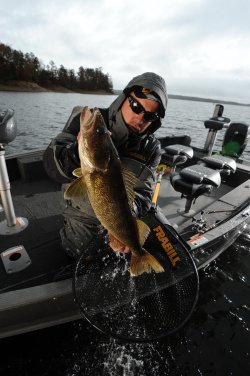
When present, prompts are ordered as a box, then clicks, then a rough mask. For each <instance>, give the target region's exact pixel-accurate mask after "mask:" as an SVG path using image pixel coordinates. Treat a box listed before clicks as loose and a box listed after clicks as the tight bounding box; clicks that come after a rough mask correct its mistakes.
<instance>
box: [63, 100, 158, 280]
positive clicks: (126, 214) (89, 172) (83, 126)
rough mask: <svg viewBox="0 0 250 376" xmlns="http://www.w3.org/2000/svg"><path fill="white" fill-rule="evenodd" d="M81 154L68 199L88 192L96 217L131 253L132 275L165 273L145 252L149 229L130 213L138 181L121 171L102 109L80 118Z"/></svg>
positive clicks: (86, 111)
mask: <svg viewBox="0 0 250 376" xmlns="http://www.w3.org/2000/svg"><path fill="white" fill-rule="evenodd" d="M78 151H79V157H80V163H81V167H80V168H78V169H76V170H74V171H73V175H75V176H77V177H78V178H77V179H76V180H74V181H73V183H71V184H70V185H69V187H68V189H67V190H66V191H65V198H71V197H74V196H75V197H80V196H82V195H84V194H85V193H86V192H87V194H88V198H89V201H90V204H91V206H92V208H93V210H94V212H95V215H96V217H97V218H98V220H99V221H100V223H101V224H102V226H103V227H104V228H105V229H106V230H108V232H109V234H111V235H112V236H113V237H115V238H116V239H118V240H119V241H120V242H121V243H123V244H124V245H126V246H128V247H129V248H130V251H131V261H130V274H131V275H133V276H137V275H140V274H142V273H144V272H147V273H150V272H151V270H152V269H153V270H154V271H155V272H157V273H159V272H163V271H164V269H163V267H162V266H161V264H160V263H159V262H158V261H157V260H156V259H155V258H154V257H153V256H152V255H151V254H150V253H148V252H147V251H146V250H145V249H144V248H143V244H144V243H145V241H146V238H147V237H148V235H149V233H150V229H149V227H148V226H147V225H146V224H145V223H144V222H143V221H141V220H139V219H136V218H134V217H133V215H132V213H131V209H130V208H131V207H132V203H133V201H134V197H135V194H134V190H133V188H134V186H135V183H136V177H135V176H134V175H133V173H132V172H131V171H129V170H127V169H122V166H121V162H120V158H119V155H118V153H117V150H116V148H115V146H114V144H113V141H112V139H111V132H110V131H109V130H108V129H107V127H106V124H105V122H104V120H103V117H102V115H101V113H100V111H99V109H97V108H94V109H93V111H92V112H91V111H90V110H89V109H88V107H84V108H83V110H82V113H81V116H80V132H79V134H78Z"/></svg>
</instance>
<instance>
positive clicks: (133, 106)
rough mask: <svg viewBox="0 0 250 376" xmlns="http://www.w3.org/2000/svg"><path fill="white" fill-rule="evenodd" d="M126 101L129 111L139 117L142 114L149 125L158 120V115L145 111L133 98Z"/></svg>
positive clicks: (129, 97)
mask: <svg viewBox="0 0 250 376" xmlns="http://www.w3.org/2000/svg"><path fill="white" fill-rule="evenodd" d="M128 101H129V105H130V108H131V110H132V111H133V112H134V113H135V114H136V115H140V114H141V113H143V114H144V119H145V120H146V121H148V122H150V123H153V122H154V121H156V120H157V119H159V115H157V114H155V113H154V112H149V111H146V110H145V108H144V107H143V106H142V105H141V103H139V102H138V101H137V100H136V99H135V98H134V97H132V96H131V95H129V96H128Z"/></svg>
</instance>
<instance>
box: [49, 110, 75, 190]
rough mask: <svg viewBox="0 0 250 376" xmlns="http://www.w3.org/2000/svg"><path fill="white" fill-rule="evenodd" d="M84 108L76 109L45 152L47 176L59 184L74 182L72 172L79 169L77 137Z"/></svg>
mask: <svg viewBox="0 0 250 376" xmlns="http://www.w3.org/2000/svg"><path fill="white" fill-rule="evenodd" d="M81 110H82V107H74V108H73V111H72V113H71V115H70V117H69V119H68V121H67V123H66V125H65V127H64V129H63V131H62V132H61V133H59V134H58V135H57V136H56V137H55V138H54V139H53V140H52V141H51V143H50V144H49V146H48V147H47V149H46V150H45V153H44V157H43V163H44V167H45V170H46V172H47V174H48V175H49V176H50V177H51V178H52V179H53V180H55V181H57V182H59V183H66V182H69V181H71V180H73V175H72V171H73V170H74V169H75V168H77V167H79V165H80V160H79V155H78V143H77V135H78V132H79V129H80V113H81Z"/></svg>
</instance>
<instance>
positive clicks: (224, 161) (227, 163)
mask: <svg viewBox="0 0 250 376" xmlns="http://www.w3.org/2000/svg"><path fill="white" fill-rule="evenodd" d="M203 163H204V164H205V166H206V167H210V168H213V169H216V170H218V171H219V172H220V174H221V176H222V177H223V176H228V175H230V174H231V172H232V173H234V172H235V171H236V162H235V160H234V159H233V158H229V157H225V156H223V155H213V156H210V157H204V158H202V164H203Z"/></svg>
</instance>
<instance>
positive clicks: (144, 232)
mask: <svg viewBox="0 0 250 376" xmlns="http://www.w3.org/2000/svg"><path fill="white" fill-rule="evenodd" d="M136 224H137V229H138V235H139V242H140V245H141V246H143V244H144V243H145V241H146V239H147V238H148V236H149V234H150V232H151V230H150V228H149V227H148V225H147V224H146V223H145V222H143V221H142V220H141V219H138V218H137V219H136Z"/></svg>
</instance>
